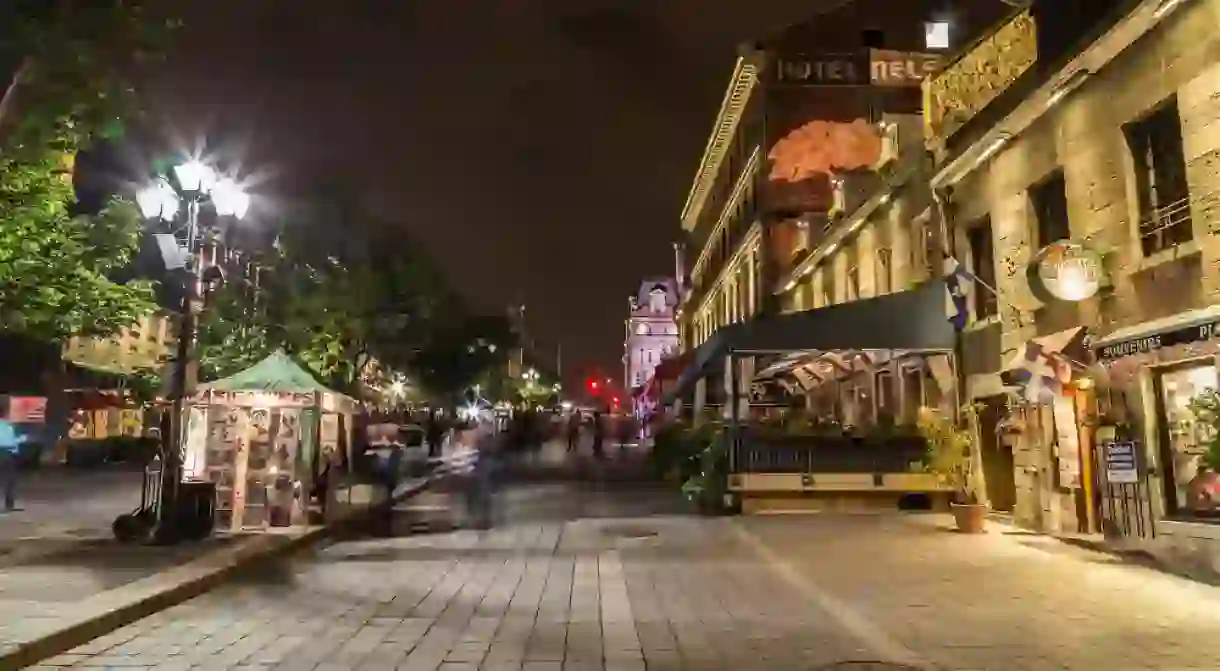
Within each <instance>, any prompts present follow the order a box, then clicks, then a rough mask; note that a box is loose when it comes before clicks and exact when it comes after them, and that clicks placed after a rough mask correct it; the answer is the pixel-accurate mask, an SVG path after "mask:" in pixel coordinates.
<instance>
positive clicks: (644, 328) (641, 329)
mask: <svg viewBox="0 0 1220 671" xmlns="http://www.w3.org/2000/svg"><path fill="white" fill-rule="evenodd" d="M635 332H636V334H637V335H644V336H646V335H652V333H651V329H649V328H648V324H640V325H639V326H637V327H635Z"/></svg>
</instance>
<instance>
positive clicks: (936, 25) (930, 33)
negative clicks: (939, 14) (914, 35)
mask: <svg viewBox="0 0 1220 671" xmlns="http://www.w3.org/2000/svg"><path fill="white" fill-rule="evenodd" d="M949 33H950V31H949V22H948V21H928V22H926V23H924V24H923V43H924V46H925V47H926V48H928V49H948V48H949V47H950V42H949Z"/></svg>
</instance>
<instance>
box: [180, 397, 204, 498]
mask: <svg viewBox="0 0 1220 671" xmlns="http://www.w3.org/2000/svg"><path fill="white" fill-rule="evenodd" d="M207 455H208V417H207V413H205V412H204V411H203V408H199V407H193V408H191V409H190V410H189V411H188V413H187V418H186V460H185V462H184V463H183V465H182V471H183V474H184V475H185V476H186V477H187V478H189V479H204V480H206V479H207Z"/></svg>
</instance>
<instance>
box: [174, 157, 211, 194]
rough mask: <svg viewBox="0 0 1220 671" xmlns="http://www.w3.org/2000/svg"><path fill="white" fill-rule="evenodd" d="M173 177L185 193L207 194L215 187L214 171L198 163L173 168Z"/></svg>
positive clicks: (192, 162) (187, 163) (188, 162)
mask: <svg viewBox="0 0 1220 671" xmlns="http://www.w3.org/2000/svg"><path fill="white" fill-rule="evenodd" d="M174 177H176V178H177V179H178V186H179V187H181V188H182V190H183V191H186V192H187V193H208V192H210V191H211V190H212V187H213V186H215V185H216V171H215V170H212V169H211V168H210V167H208V166H207V165H205V164H204V163H201V162H199V161H187V162H186V163H183V164H182V165H177V166H174Z"/></svg>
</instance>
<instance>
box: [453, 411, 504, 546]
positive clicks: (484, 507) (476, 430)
mask: <svg viewBox="0 0 1220 671" xmlns="http://www.w3.org/2000/svg"><path fill="white" fill-rule="evenodd" d="M462 442H463V444H464V445H465V447H467V448H470V449H473V450H474V451H475V455H474V463H473V465H472V468H471V473H470V483H469V486H468V487H467V489H466V506H467V507H466V509H467V511H468V513H469V516H470V520H471V524H472V526H473V527H474V528H476V529H490V528H491V527H492V521H493V518H494V516H495V515H494V514H495V506H496V496H495V488H496V476H497V471H498V467H499V459H500V451H501V450H500V447H501V446H500V442H501V438H500V435H499V434H498V433H497V432H496V430H495V424H494V423H493V422H491V421H489V420H487V419H484V418H482V417H479V418H476V419H474V420H472V423H471V426H470V428H469V429H468V430H467V431H466V433H465V436H463V441H462Z"/></svg>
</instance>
